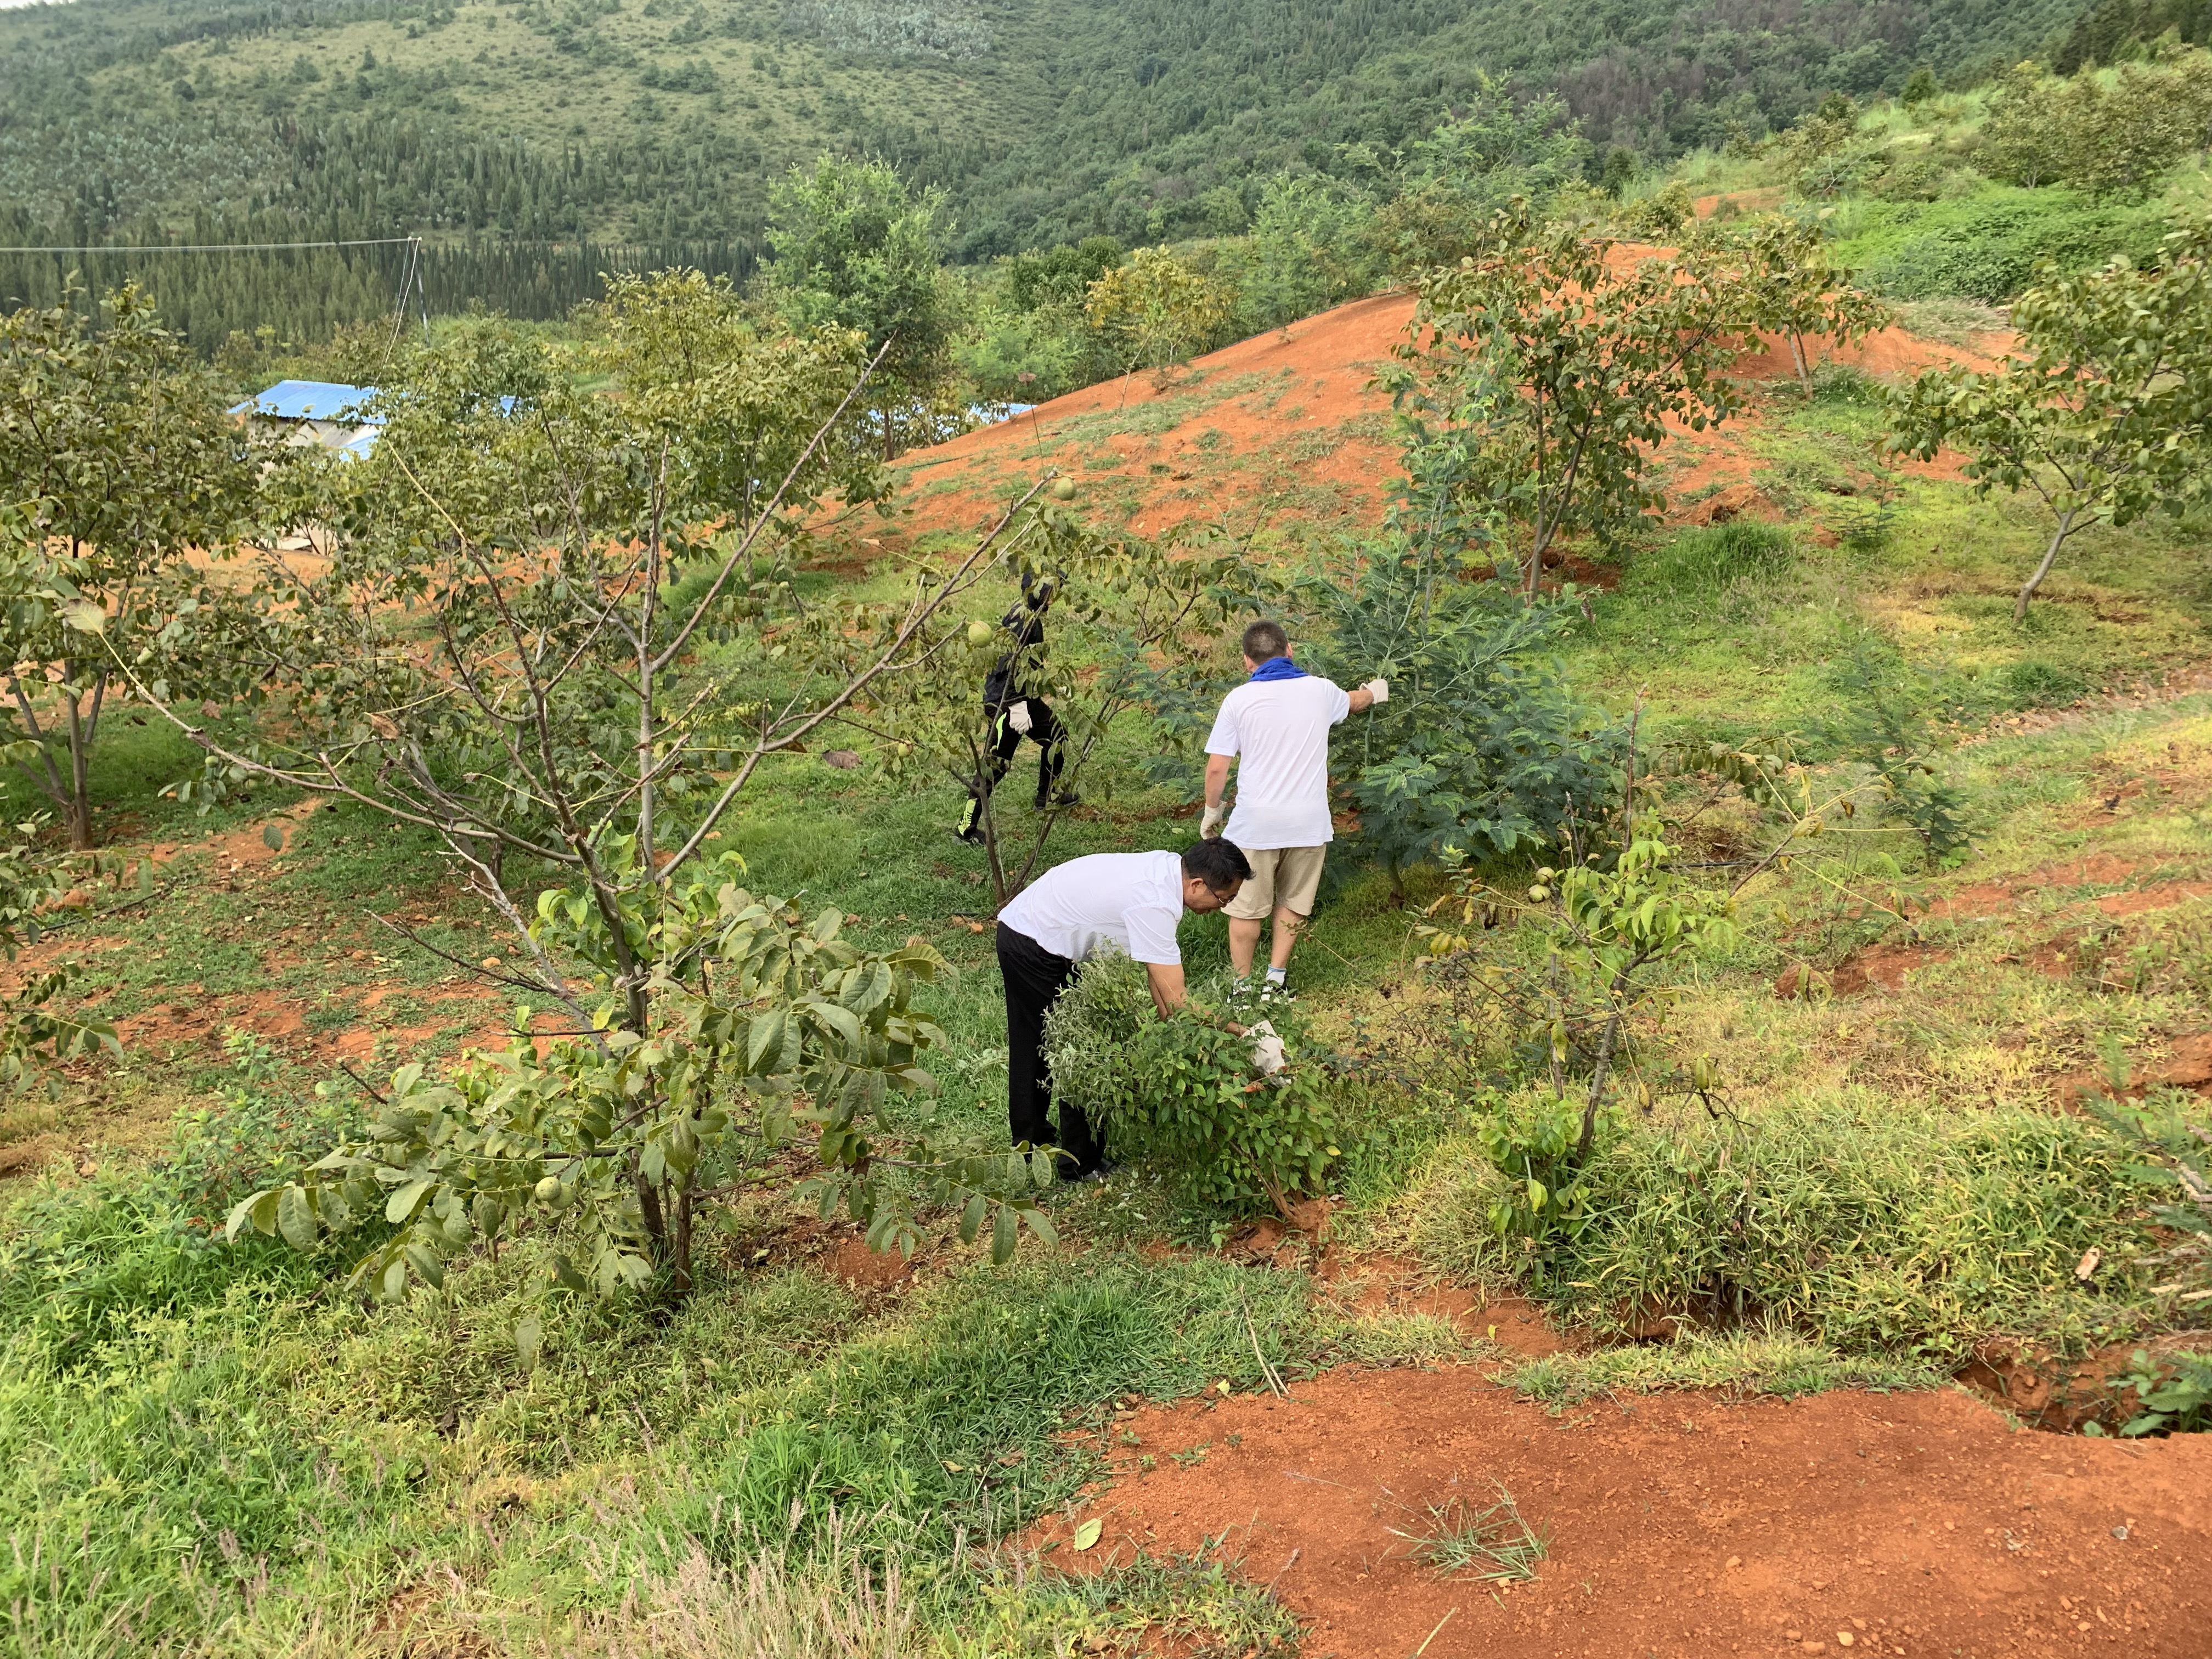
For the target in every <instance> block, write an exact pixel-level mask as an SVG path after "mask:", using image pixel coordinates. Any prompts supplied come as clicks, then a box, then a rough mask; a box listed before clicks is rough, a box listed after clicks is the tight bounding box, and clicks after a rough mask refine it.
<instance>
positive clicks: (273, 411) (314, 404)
mask: <svg viewBox="0 0 2212 1659" xmlns="http://www.w3.org/2000/svg"><path fill="white" fill-rule="evenodd" d="M375 396H376V388H375V387H374V386H340V385H339V384H338V383H337V381H335V380H279V381H277V382H276V385H275V386H270V388H269V390H268V391H266V392H261V393H259V394H258V395H257V396H255V397H252V398H247V399H246V401H245V402H244V403H242V404H238V405H237V406H236V407H235V408H234V409H233V410H231V411H230V412H231V413H232V414H234V415H258V416H261V417H262V418H263V419H264V420H270V421H347V420H351V421H359V420H361V419H362V415H361V410H362V408H363V407H364V406H365V405H366V404H368V400H369V399H370V398H374V397H375Z"/></svg>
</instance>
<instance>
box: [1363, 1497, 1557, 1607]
mask: <svg viewBox="0 0 2212 1659" xmlns="http://www.w3.org/2000/svg"><path fill="white" fill-rule="evenodd" d="M1479 1502H1480V1500H1478V1499H1472V1498H1465V1497H1461V1496H1456V1495H1455V1496H1453V1497H1450V1498H1445V1499H1444V1500H1443V1502H1441V1503H1437V1504H1430V1505H1429V1506H1428V1507H1427V1509H1426V1510H1424V1511H1422V1513H1421V1514H1420V1515H1419V1516H1416V1517H1414V1518H1413V1519H1412V1520H1411V1521H1410V1522H1409V1523H1408V1525H1407V1527H1404V1528H1399V1527H1393V1528H1391V1529H1390V1530H1391V1531H1392V1532H1393V1533H1395V1534H1397V1536H1399V1537H1400V1538H1402V1539H1404V1540H1405V1541H1406V1542H1407V1544H1408V1545H1410V1546H1411V1547H1412V1553H1413V1559H1415V1560H1417V1561H1419V1562H1420V1563H1421V1564H1422V1565H1425V1566H1426V1567H1428V1568H1430V1569H1431V1571H1434V1572H1436V1574H1437V1576H1438V1577H1444V1578H1471V1579H1474V1580H1475V1581H1476V1582H1478V1583H1486V1584H1521V1583H1528V1581H1529V1580H1531V1579H1533V1578H1534V1577H1535V1576H1536V1569H1537V1567H1538V1566H1539V1565H1541V1564H1542V1562H1543V1560H1544V1558H1545V1557H1546V1556H1547V1555H1548V1554H1549V1553H1551V1551H1550V1546H1549V1543H1548V1541H1547V1540H1546V1538H1545V1536H1544V1534H1542V1533H1541V1532H1539V1531H1538V1530H1537V1529H1536V1528H1534V1527H1532V1526H1531V1525H1529V1524H1528V1521H1527V1519H1526V1518H1525V1517H1523V1516H1522V1513H1521V1506H1520V1505H1519V1504H1517V1503H1516V1502H1515V1501H1514V1498H1513V1494H1512V1493H1511V1492H1508V1491H1506V1489H1505V1488H1504V1486H1498V1488H1497V1501H1496V1502H1494V1503H1492V1504H1486V1505H1482V1506H1481V1507H1477V1505H1478V1504H1479Z"/></svg>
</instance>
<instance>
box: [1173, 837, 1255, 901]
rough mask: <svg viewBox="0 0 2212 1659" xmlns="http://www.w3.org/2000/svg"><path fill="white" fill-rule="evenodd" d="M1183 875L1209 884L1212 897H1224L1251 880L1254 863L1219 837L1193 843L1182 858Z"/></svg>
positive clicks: (1208, 888) (1234, 845) (1236, 847)
mask: <svg viewBox="0 0 2212 1659" xmlns="http://www.w3.org/2000/svg"><path fill="white" fill-rule="evenodd" d="M1182 872H1183V874H1185V875H1186V876H1196V877H1197V878H1199V879H1200V881H1202V882H1204V883H1205V884H1206V891H1208V892H1209V893H1225V892H1227V891H1228V890H1230V889H1231V888H1232V887H1235V886H1237V884H1240V883H1242V882H1247V881H1249V880H1251V879H1252V861H1251V860H1249V859H1248V858H1246V857H1245V856H1244V849H1243V848H1241V847H1239V846H1237V843H1236V842H1233V841H1224V840H1222V839H1221V838H1220V837H1219V836H1214V837H1213V838H1212V839H1211V840H1209V841H1201V842H1196V843H1194V845H1193V846H1192V847H1191V848H1190V850H1189V851H1188V852H1186V853H1185V854H1183V855H1182Z"/></svg>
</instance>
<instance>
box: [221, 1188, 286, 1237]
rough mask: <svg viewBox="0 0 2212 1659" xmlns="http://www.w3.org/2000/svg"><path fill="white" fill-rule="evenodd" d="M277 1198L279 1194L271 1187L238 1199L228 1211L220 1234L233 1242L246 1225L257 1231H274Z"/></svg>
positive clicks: (244, 1229)
mask: <svg viewBox="0 0 2212 1659" xmlns="http://www.w3.org/2000/svg"><path fill="white" fill-rule="evenodd" d="M278 1198H279V1194H277V1193H276V1190H275V1189H274V1188H271V1189H270V1191H268V1192H263V1193H254V1194H250V1195H249V1196H247V1197H245V1198H242V1199H240V1200H239V1201H238V1203H237V1205H236V1206H234V1208H233V1209H232V1211H231V1212H230V1219H229V1220H228V1221H227V1222H225V1223H224V1224H223V1229H222V1236H223V1237H225V1238H226V1239H228V1240H229V1241H230V1243H234V1244H235V1243H238V1236H239V1234H240V1233H241V1232H243V1231H246V1228H248V1227H252V1228H253V1229H254V1230H255V1231H258V1232H264V1233H266V1232H273V1231H276V1205H277V1202H278Z"/></svg>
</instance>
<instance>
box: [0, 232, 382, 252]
mask: <svg viewBox="0 0 2212 1659" xmlns="http://www.w3.org/2000/svg"><path fill="white" fill-rule="evenodd" d="M419 240H422V239H421V238H419V237H416V236H374V237H370V238H368V239H367V240H362V241H356V242H175V243H165V242H155V243H149V244H146V245H144V246H135V247H134V246H127V245H125V244H123V243H119V242H108V243H105V244H102V245H101V246H97V247H0V253H277V252H283V251H285V250H287V249H290V248H305V247H397V246H401V245H403V244H404V243H408V242H415V241H419Z"/></svg>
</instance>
